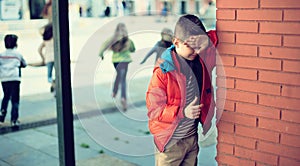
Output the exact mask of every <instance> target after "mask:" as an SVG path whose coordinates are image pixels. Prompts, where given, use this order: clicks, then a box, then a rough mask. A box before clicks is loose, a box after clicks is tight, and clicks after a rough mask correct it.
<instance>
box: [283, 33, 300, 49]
mask: <svg viewBox="0 0 300 166" xmlns="http://www.w3.org/2000/svg"><path fill="white" fill-rule="evenodd" d="M299 43H300V36H294V35H293V36H287V35H285V36H284V37H283V46H286V47H300V44H299Z"/></svg>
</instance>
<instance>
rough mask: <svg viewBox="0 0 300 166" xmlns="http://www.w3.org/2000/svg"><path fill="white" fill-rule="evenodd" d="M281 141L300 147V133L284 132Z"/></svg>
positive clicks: (284, 143) (283, 143)
mask: <svg viewBox="0 0 300 166" xmlns="http://www.w3.org/2000/svg"><path fill="white" fill-rule="evenodd" d="M280 143H281V144H282V145H288V146H292V147H297V148H300V137H299V135H298V136H297V135H291V134H285V133H282V134H281V137H280Z"/></svg>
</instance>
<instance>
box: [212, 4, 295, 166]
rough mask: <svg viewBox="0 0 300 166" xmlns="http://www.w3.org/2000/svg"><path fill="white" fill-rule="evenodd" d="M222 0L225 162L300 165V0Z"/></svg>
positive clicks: (219, 71) (219, 80)
mask: <svg viewBox="0 0 300 166" xmlns="http://www.w3.org/2000/svg"><path fill="white" fill-rule="evenodd" d="M216 2H217V8H218V10H217V20H218V21H217V30H218V35H219V39H220V43H219V46H218V51H219V54H220V57H221V60H219V61H218V67H217V75H218V78H217V85H218V87H219V88H218V90H217V96H218V101H222V100H225V108H224V109H225V110H224V112H223V114H222V117H221V119H220V121H219V123H218V128H219V137H218V141H219V144H218V156H217V160H218V162H219V165H237V166H244V165H247V166H248V165H250V166H261V165H280V166H297V165H300V1H299V0H217V1H216ZM221 65H222V66H224V67H223V69H224V72H223V70H222V68H221V67H220V66H221ZM224 83H226V84H224ZM225 92H226V95H225Z"/></svg>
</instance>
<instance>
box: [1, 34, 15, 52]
mask: <svg viewBox="0 0 300 166" xmlns="http://www.w3.org/2000/svg"><path fill="white" fill-rule="evenodd" d="M17 41H18V36H17V35H14V34H8V35H6V36H5V37H4V43H5V48H7V49H10V48H15V47H17Z"/></svg>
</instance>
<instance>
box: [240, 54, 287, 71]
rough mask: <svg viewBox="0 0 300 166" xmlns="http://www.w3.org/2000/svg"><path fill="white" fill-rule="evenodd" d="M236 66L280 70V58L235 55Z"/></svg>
mask: <svg viewBox="0 0 300 166" xmlns="http://www.w3.org/2000/svg"><path fill="white" fill-rule="evenodd" d="M236 66H237V67H243V68H253V69H266V70H277V71H280V70H281V60H277V59H268V58H257V57H237V58H236Z"/></svg>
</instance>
